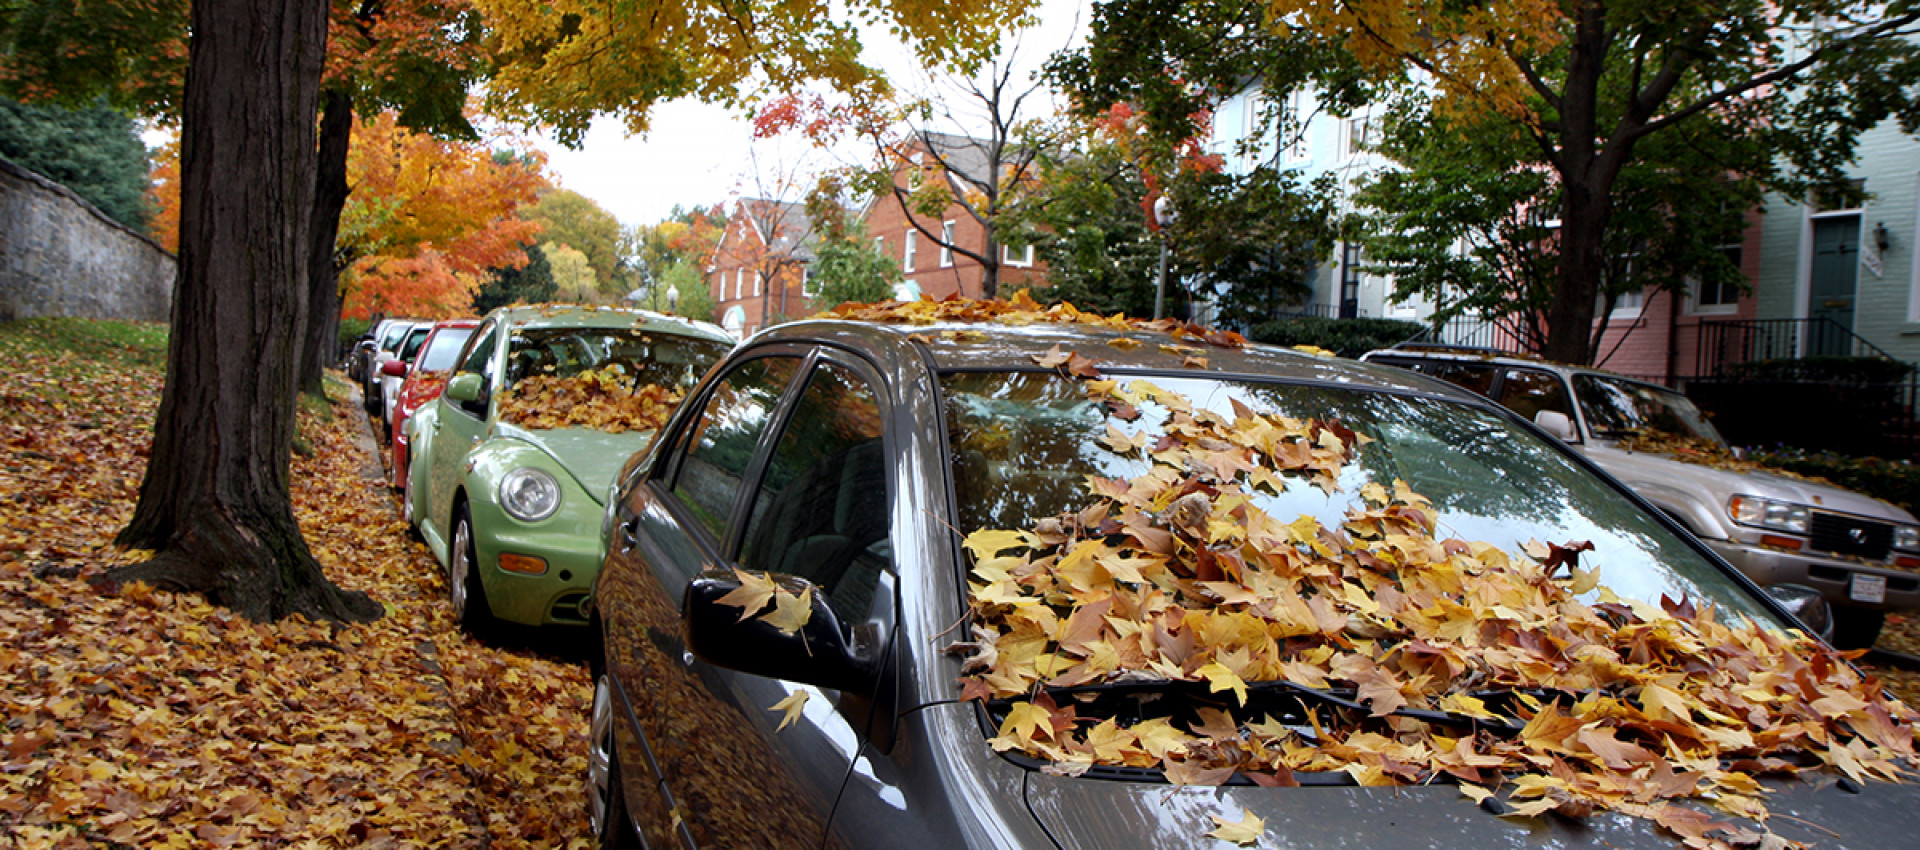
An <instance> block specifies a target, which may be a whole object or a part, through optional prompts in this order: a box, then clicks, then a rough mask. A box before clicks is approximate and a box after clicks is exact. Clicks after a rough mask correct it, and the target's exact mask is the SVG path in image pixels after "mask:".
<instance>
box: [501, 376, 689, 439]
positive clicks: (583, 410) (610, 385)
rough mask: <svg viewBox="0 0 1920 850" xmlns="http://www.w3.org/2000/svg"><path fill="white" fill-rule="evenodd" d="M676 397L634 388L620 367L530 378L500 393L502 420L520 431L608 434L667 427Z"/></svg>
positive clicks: (657, 389) (661, 390)
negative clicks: (586, 430) (588, 430)
mask: <svg viewBox="0 0 1920 850" xmlns="http://www.w3.org/2000/svg"><path fill="white" fill-rule="evenodd" d="M680 395H681V394H680V393H678V392H675V391H673V390H670V389H667V388H666V387H662V386H660V385H658V384H645V385H642V386H639V387H635V386H634V378H633V376H632V375H630V374H628V373H627V372H626V370H624V369H622V368H621V367H620V365H619V364H617V363H616V364H613V365H610V366H608V367H606V368H604V369H587V370H585V371H581V372H577V373H574V374H572V375H564V376H562V375H529V376H527V377H526V378H523V379H521V381H520V382H519V383H517V384H514V385H513V386H511V387H509V388H507V391H506V392H504V393H502V394H501V395H500V418H501V419H503V420H505V421H507V422H511V423H513V424H515V425H519V426H520V427H522V428H593V429H595V430H599V431H605V432H607V433H609V434H618V433H620V432H622V431H651V430H654V429H656V428H659V427H660V426H661V425H663V424H665V423H666V421H667V417H668V416H670V415H672V414H673V409H674V408H675V407H676V406H678V405H679V404H680Z"/></svg>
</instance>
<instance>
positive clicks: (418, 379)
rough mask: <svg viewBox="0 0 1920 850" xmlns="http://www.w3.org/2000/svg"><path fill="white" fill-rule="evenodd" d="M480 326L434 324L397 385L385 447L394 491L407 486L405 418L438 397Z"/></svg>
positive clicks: (465, 321) (453, 321)
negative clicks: (403, 378)
mask: <svg viewBox="0 0 1920 850" xmlns="http://www.w3.org/2000/svg"><path fill="white" fill-rule="evenodd" d="M479 324H480V320H479V319H448V320H445V321H440V322H435V323H434V324H433V330H432V332H430V333H428V334H427V339H426V341H425V342H422V343H421V344H420V354H419V356H417V357H415V358H414V361H413V365H412V366H410V367H408V368H407V369H406V378H405V380H404V381H402V382H401V384H400V391H399V392H398V393H396V394H394V401H393V407H392V409H391V414H390V420H391V421H390V423H389V425H388V431H387V445H388V447H389V450H390V451H391V453H392V458H391V460H392V463H391V464H390V465H389V467H390V470H391V478H390V482H391V483H392V484H393V488H394V489H396V490H398V489H400V488H403V487H405V486H407V461H408V460H409V458H408V455H407V418H408V417H410V416H412V415H413V412H414V411H415V410H418V409H419V408H420V405H423V404H426V403H427V402H429V401H432V400H434V399H436V398H439V397H440V391H441V390H442V389H445V388H446V386H447V377H448V376H449V375H451V374H453V364H454V363H455V362H456V361H457V360H458V359H459V357H460V351H461V349H463V348H465V347H466V345H467V340H468V339H470V338H471V337H472V336H473V329H474V327H475V326H477V325H479ZM389 362H392V361H389ZM387 368H392V367H391V366H389V367H387ZM407 507H409V508H410V507H411V505H408V506H407ZM407 521H408V522H412V521H413V517H412V516H411V515H409V516H408V517H407Z"/></svg>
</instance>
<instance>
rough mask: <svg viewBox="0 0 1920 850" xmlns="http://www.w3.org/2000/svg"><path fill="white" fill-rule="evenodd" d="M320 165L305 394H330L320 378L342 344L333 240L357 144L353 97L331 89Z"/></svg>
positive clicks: (303, 357)
mask: <svg viewBox="0 0 1920 850" xmlns="http://www.w3.org/2000/svg"><path fill="white" fill-rule="evenodd" d="M320 102H321V109H320V161H319V173H318V176H317V178H316V179H315V181H314V195H313V220H312V222H311V224H310V231H309V233H310V237H309V239H308V243H307V244H308V245H309V248H308V251H309V253H308V255H307V293H308V295H307V324H306V326H307V333H306V339H305V341H304V342H303V343H302V344H301V346H300V379H299V383H300V391H301V392H302V393H306V394H308V395H314V396H320V395H324V394H325V392H326V391H325V389H324V388H323V386H322V383H321V378H322V376H323V375H325V374H326V367H327V364H328V363H331V362H333V361H334V359H335V356H336V355H337V354H338V349H339V345H340V262H339V257H338V255H337V254H336V253H335V252H334V245H333V243H334V240H335V239H336V238H338V236H339V235H340V211H341V210H344V209H346V206H347V192H348V189H347V150H348V148H349V146H350V145H351V144H352V142H353V95H351V94H348V93H347V92H346V91H344V90H341V89H328V90H326V92H324V93H323V94H322V95H321V98H320Z"/></svg>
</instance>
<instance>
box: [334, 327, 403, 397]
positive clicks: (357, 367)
mask: <svg viewBox="0 0 1920 850" xmlns="http://www.w3.org/2000/svg"><path fill="white" fill-rule="evenodd" d="M397 321H399V320H398V319H381V320H380V321H377V322H374V323H373V326H372V327H369V328H367V332H366V333H363V334H361V335H360V338H359V339H357V340H354V343H353V349H352V350H350V351H348V352H347V377H348V378H351V379H353V380H355V381H358V382H359V383H360V387H361V389H362V390H364V389H366V387H367V384H368V379H367V373H368V372H369V371H371V369H372V367H373V353H374V352H375V351H377V350H379V348H380V340H381V339H382V338H383V337H384V336H385V335H386V332H387V329H388V328H391V327H393V324H394V323H395V322H397Z"/></svg>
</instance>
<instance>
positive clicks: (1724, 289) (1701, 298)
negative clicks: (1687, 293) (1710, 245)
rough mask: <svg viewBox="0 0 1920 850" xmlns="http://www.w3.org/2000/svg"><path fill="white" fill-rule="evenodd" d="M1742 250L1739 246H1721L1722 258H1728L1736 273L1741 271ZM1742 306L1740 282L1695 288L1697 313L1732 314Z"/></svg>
mask: <svg viewBox="0 0 1920 850" xmlns="http://www.w3.org/2000/svg"><path fill="white" fill-rule="evenodd" d="M1740 252H1741V249H1740V246H1739V245H1722V246H1720V256H1722V257H1726V258H1727V262H1728V263H1731V264H1732V265H1733V268H1734V270H1735V271H1736V272H1738V271H1739V269H1740V257H1741V253H1740ZM1739 304H1740V284H1739V281H1738V280H1725V281H1720V282H1717V283H1700V284H1697V285H1695V286H1694V288H1693V310H1694V312H1696V313H1731V312H1733V311H1734V310H1735V309H1736V308H1737V307H1738V306H1739Z"/></svg>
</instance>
